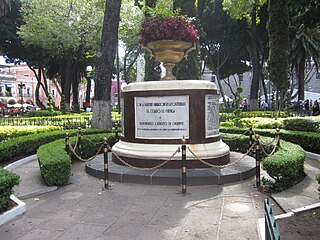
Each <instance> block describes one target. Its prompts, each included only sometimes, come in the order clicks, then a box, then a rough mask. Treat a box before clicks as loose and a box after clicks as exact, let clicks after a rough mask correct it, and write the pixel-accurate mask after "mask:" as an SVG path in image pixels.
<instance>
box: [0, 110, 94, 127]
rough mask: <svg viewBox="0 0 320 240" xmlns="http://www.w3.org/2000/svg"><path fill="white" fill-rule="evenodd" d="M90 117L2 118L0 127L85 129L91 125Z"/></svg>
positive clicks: (75, 115)
mask: <svg viewBox="0 0 320 240" xmlns="http://www.w3.org/2000/svg"><path fill="white" fill-rule="evenodd" d="M91 118H92V115H82V114H67V115H60V116H52V117H29V118H2V119H0V125H1V126H8V125H10V126H26V125H27V126H63V127H64V128H66V129H70V128H78V127H82V128H87V127H89V126H90V125H91Z"/></svg>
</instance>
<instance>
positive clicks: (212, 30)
mask: <svg viewBox="0 0 320 240" xmlns="http://www.w3.org/2000/svg"><path fill="white" fill-rule="evenodd" d="M201 25H202V28H203V31H204V32H205V34H204V37H202V38H201V55H202V60H203V61H204V62H205V66H206V67H208V68H209V69H211V70H212V71H213V73H214V74H215V75H216V77H217V84H218V85H219V89H220V91H221V95H222V96H224V89H223V88H222V85H221V79H223V78H228V77H229V76H231V75H233V74H242V73H243V72H245V71H248V70H249V69H250V67H249V66H248V65H247V64H246V62H247V61H248V59H249V56H248V52H247V46H248V44H249V35H248V33H247V31H246V21H245V20H234V19H231V18H230V16H228V15H227V14H226V13H225V12H224V11H223V9H222V0H220V1H214V2H213V3H208V4H207V5H206V8H205V11H204V12H203V17H202V22H201ZM234 53H237V54H234ZM234 92H235V90H234ZM224 103H225V105H226V104H227V103H226V101H225V99H224Z"/></svg>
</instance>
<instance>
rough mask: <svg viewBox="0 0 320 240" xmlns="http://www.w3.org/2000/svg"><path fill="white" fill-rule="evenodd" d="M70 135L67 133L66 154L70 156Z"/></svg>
mask: <svg viewBox="0 0 320 240" xmlns="http://www.w3.org/2000/svg"><path fill="white" fill-rule="evenodd" d="M69 144H70V143H69V133H68V132H66V152H67V153H68V154H69V152H70V150H69Z"/></svg>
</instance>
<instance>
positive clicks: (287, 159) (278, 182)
mask: <svg viewBox="0 0 320 240" xmlns="http://www.w3.org/2000/svg"><path fill="white" fill-rule="evenodd" d="M305 157H306V153H305V151H304V150H303V149H302V148H301V147H300V146H299V145H297V144H293V143H289V142H286V141H281V144H280V149H279V150H278V151H277V152H276V153H275V154H274V155H272V156H269V157H265V158H264V159H263V161H262V164H263V168H264V169H265V170H266V171H267V173H268V174H269V176H270V177H272V178H273V179H274V180H275V182H274V185H273V189H274V190H275V191H281V190H283V189H286V188H289V187H291V186H293V185H294V184H295V183H296V182H297V181H299V180H300V179H301V177H303V176H304V172H303V166H304V160H305Z"/></svg>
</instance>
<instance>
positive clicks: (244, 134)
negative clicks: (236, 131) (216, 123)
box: [228, 130, 249, 140]
mask: <svg viewBox="0 0 320 240" xmlns="http://www.w3.org/2000/svg"><path fill="white" fill-rule="evenodd" d="M248 132H249V130H246V131H244V132H243V133H242V134H240V135H239V136H237V137H233V138H228V139H230V140H238V139H240V138H241V137H242V136H247V135H246V134H247V133H248ZM231 134H232V133H231Z"/></svg>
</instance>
